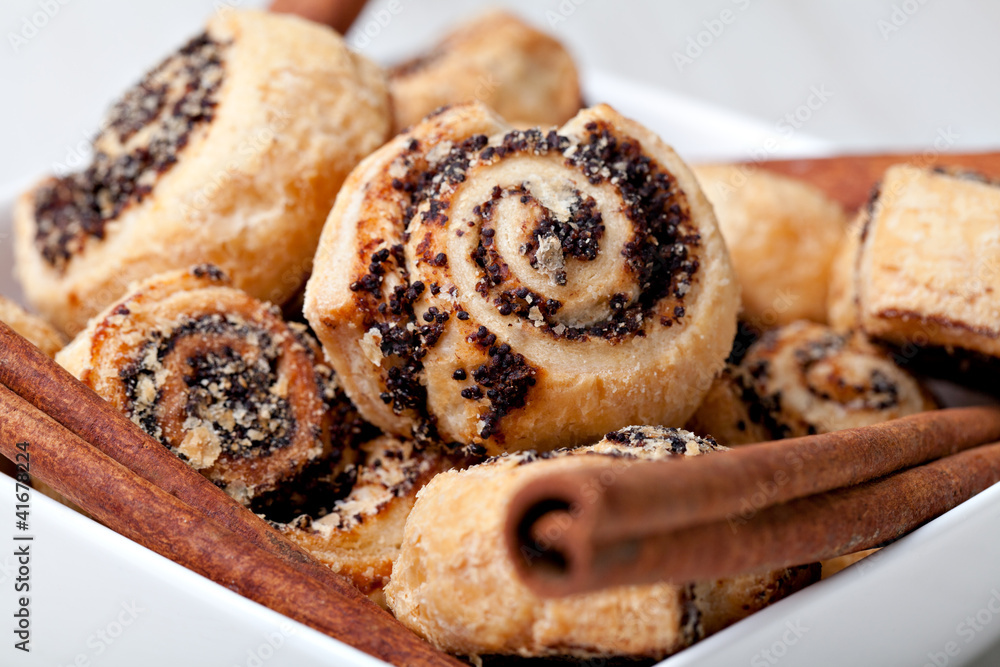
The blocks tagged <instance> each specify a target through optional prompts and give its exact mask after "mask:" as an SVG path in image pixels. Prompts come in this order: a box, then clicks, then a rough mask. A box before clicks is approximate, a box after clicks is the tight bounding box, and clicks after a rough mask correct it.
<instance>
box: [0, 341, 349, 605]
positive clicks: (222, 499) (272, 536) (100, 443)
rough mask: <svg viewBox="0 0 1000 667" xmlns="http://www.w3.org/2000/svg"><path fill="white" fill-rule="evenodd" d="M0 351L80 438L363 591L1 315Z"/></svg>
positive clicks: (7, 371) (27, 387) (13, 383)
mask: <svg viewBox="0 0 1000 667" xmlns="http://www.w3.org/2000/svg"><path fill="white" fill-rule="evenodd" d="M0 350H3V354H0V383H2V384H3V385H5V386H7V387H9V388H10V389H11V390H12V391H13V392H14V393H16V394H18V395H19V396H20V397H21V398H23V399H24V400H26V401H27V402H29V403H31V404H32V405H33V406H34V407H36V408H37V409H38V410H40V411H41V412H43V413H45V414H46V415H49V416H50V417H52V418H53V419H55V420H56V421H57V422H59V423H60V424H61V425H62V426H64V427H65V428H67V429H68V430H70V431H71V432H72V433H74V434H75V435H77V436H79V437H80V438H81V439H82V440H84V441H85V442H87V443H89V444H90V445H92V446H94V447H96V448H97V449H98V450H100V451H101V452H103V453H104V454H106V455H107V456H109V457H111V458H112V459H114V460H115V461H117V462H118V463H120V464H122V465H123V466H124V467H125V468H127V469H129V470H131V471H133V472H134V473H136V474H138V475H139V476H141V477H142V478H143V479H145V480H147V481H148V482H150V483H151V484H153V485H154V486H157V487H159V488H161V489H163V490H164V491H166V492H167V493H169V494H170V495H172V496H176V497H177V498H179V499H180V500H182V501H183V502H185V503H187V504H188V505H190V506H191V507H193V508H195V509H197V510H199V511H200V512H201V513H202V514H204V515H205V516H208V517H211V518H212V519H214V520H216V521H218V522H219V523H220V524H221V525H223V526H225V527H226V528H228V529H229V530H231V531H233V532H235V533H237V534H238V535H240V536H241V537H243V538H244V539H246V540H249V541H250V542H252V543H253V544H256V545H257V546H259V547H261V548H262V549H265V550H267V551H270V552H271V553H274V554H275V555H277V556H279V557H282V558H285V559H287V560H288V561H289V562H290V563H291V564H292V565H293V566H294V567H297V568H298V569H299V570H300V571H302V572H303V573H305V574H308V575H309V576H312V577H315V578H317V579H318V580H320V581H322V582H323V583H324V584H326V585H327V586H331V587H333V588H335V589H337V590H339V591H341V592H342V593H343V594H344V595H347V596H351V597H355V598H358V599H360V598H361V597H363V596H361V594H360V593H358V592H357V591H356V589H355V588H354V587H353V586H351V584H350V583H349V582H347V581H346V580H345V579H343V578H342V577H339V576H337V575H336V574H335V573H334V572H332V571H331V570H330V569H329V568H326V567H324V566H322V565H320V564H319V563H317V562H316V561H314V560H313V559H312V558H311V557H310V556H309V555H308V554H307V553H306V552H305V551H304V550H303V549H302V548H301V547H299V546H298V545H296V544H294V543H293V542H291V541H289V540H288V539H286V538H285V537H284V536H282V535H281V534H279V533H278V532H277V531H276V530H274V529H273V528H271V526H269V525H268V524H267V523H266V522H265V521H263V520H262V519H261V518H260V517H258V516H257V515H256V514H254V513H253V512H250V511H248V510H247V509H246V508H245V507H243V506H242V505H240V504H239V503H238V502H236V501H235V500H233V498H232V497H230V496H229V495H228V494H226V493H225V492H223V491H222V490H220V489H219V488H218V487H216V486H215V485H214V484H212V483H211V482H210V481H209V480H208V479H206V478H205V477H203V476H202V475H200V474H198V473H197V472H196V471H194V470H192V469H191V468H190V467H189V466H188V465H187V464H185V463H184V462H183V461H181V460H180V459H179V458H177V457H176V456H175V455H173V454H172V453H171V452H170V451H169V450H168V449H167V448H166V447H164V446H163V445H162V444H161V443H159V442H157V441H156V440H154V439H153V438H151V437H150V436H149V435H147V434H146V433H145V432H144V431H143V430H142V429H140V428H139V427H138V426H136V425H135V424H134V423H132V421H131V420H129V419H128V418H127V417H125V416H124V415H123V414H122V413H121V412H119V411H118V410H117V409H115V407H114V406H113V405H111V404H110V403H108V402H107V401H105V400H104V399H103V398H101V397H100V396H98V395H97V394H96V393H95V392H94V391H92V390H91V389H90V388H89V387H87V386H86V385H84V384H83V383H81V382H79V381H78V380H77V379H76V378H74V377H73V376H72V375H70V373H69V372H68V371H66V369H64V368H63V367H62V366H60V365H59V364H57V363H55V362H54V361H52V360H51V359H49V357H47V356H46V355H45V354H44V353H42V351H41V350H39V349H38V348H36V347H35V346H34V345H32V344H31V343H30V342H28V341H27V340H26V339H24V338H22V337H21V336H20V335H18V334H17V333H16V332H15V331H14V330H13V329H11V328H10V327H8V326H7V325H5V324H4V323H3V322H0ZM42 481H46V480H44V479H43V480H42ZM53 486H54V488H56V489H57V490H59V489H58V487H55V485H53ZM60 492H61V491H60ZM81 507H82V505H81ZM84 509H86V508H84Z"/></svg>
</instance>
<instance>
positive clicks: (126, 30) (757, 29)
mask: <svg viewBox="0 0 1000 667" xmlns="http://www.w3.org/2000/svg"><path fill="white" fill-rule="evenodd" d="M222 2H223V0H219V1H218V2H216V1H215V0H173V1H171V2H167V1H166V0H164V1H161V2H147V1H142V2H140V1H138V0H132V1H131V2H128V1H126V0H103V1H102V0H69V1H68V2H66V3H65V4H60V3H59V1H58V0H41V2H40V0H3V3H2V4H0V84H2V88H0V90H2V97H0V101H2V103H0V128H2V129H0V189H3V187H4V185H5V184H8V183H11V182H24V181H25V180H27V179H30V178H34V177H36V176H38V175H40V174H41V173H43V172H46V171H49V170H51V169H52V168H53V167H54V165H56V164H57V163H65V162H66V161H67V160H68V159H72V158H73V157H74V155H79V154H80V153H82V152H85V150H86V139H87V138H88V137H89V136H90V134H91V133H92V131H93V130H94V128H95V127H96V126H97V124H98V122H99V119H100V117H101V115H102V113H103V111H104V108H105V106H106V105H107V103H108V102H109V101H110V100H111V99H113V98H114V97H115V95H116V94H118V93H119V92H120V91H121V90H122V89H123V88H124V87H125V86H127V85H128V84H129V83H130V82H132V81H134V80H136V79H137V78H138V77H139V76H140V75H141V74H142V72H143V71H144V70H145V69H147V68H148V67H149V66H151V65H153V64H155V62H156V61H157V60H158V59H159V58H160V57H162V56H163V55H164V54H165V53H167V52H168V51H170V50H171V48H173V47H175V46H176V45H177V44H179V43H180V42H181V41H182V40H183V39H184V38H185V37H187V36H190V35H191V34H193V33H194V32H196V31H197V30H198V29H199V26H200V25H201V23H202V22H203V20H204V18H206V17H207V16H208V15H210V14H211V13H212V12H213V11H215V7H216V6H217V5H218V4H222ZM396 2H398V3H399V4H398V7H400V8H401V10H400V11H399V12H398V13H396V14H394V15H393V14H386V13H385V12H384V10H385V9H386V8H387V7H388V5H389V2H388V0H373V2H372V4H371V6H370V7H369V9H368V11H367V13H366V14H365V15H364V16H363V17H362V18H361V20H360V21H359V24H358V25H359V27H362V28H363V27H365V26H367V27H368V31H369V33H371V35H372V36H371V38H370V39H367V38H365V37H364V35H363V33H361V32H357V31H356V32H355V33H354V34H352V35H349V42H351V43H353V44H355V45H363V48H362V49H361V50H362V51H363V52H364V53H365V54H366V55H369V56H371V57H372V58H374V59H376V60H379V61H382V62H392V61H394V60H396V59H399V58H402V57H405V56H407V55H410V54H412V53H413V52H414V50H415V49H417V48H418V47H420V46H423V45H426V44H427V43H429V42H430V41H431V40H432V39H433V37H434V35H436V34H438V33H439V32H440V31H441V30H442V29H443V28H444V27H446V26H447V25H449V24H452V23H454V22H455V21H456V20H459V19H461V18H462V17H464V16H467V15H469V14H472V13H474V12H475V11H476V10H477V9H478V8H480V7H481V6H485V5H487V4H503V5H506V6H510V7H512V8H515V9H517V10H518V11H519V12H520V13H521V14H522V15H523V16H525V17H526V18H527V19H529V20H531V21H533V22H535V23H537V24H538V25H539V26H541V27H543V28H546V29H549V30H551V31H552V32H554V33H555V34H557V35H558V36H559V37H560V38H562V39H563V40H564V41H565V42H566V43H567V45H568V46H569V47H570V48H571V50H572V51H573V53H574V54H575V56H576V57H577V59H578V61H579V62H580V63H581V65H582V66H583V67H585V68H600V69H602V70H604V71H607V72H610V73H612V74H614V75H616V76H620V77H623V78H628V79H634V80H637V81H642V82H646V83H648V84H651V85H654V86H658V87H661V88H664V89H667V90H670V91H672V92H675V93H682V94H687V95H690V96H693V97H696V98H700V99H702V100H705V101H709V102H713V103H716V104H718V105H720V106H724V107H727V108H729V109H732V110H735V111H738V112H742V113H744V114H746V115H749V116H752V117H755V118H757V119H759V120H761V121H763V122H765V123H766V124H768V125H771V126H774V125H776V124H777V123H779V122H780V121H781V120H782V118H784V117H785V116H786V114H789V113H795V111H796V109H798V108H799V107H800V106H801V105H802V104H803V103H805V102H806V100H807V99H808V98H809V96H810V94H811V93H812V91H815V90H820V91H823V96H824V97H826V98H828V99H827V100H826V101H825V102H823V103H822V104H821V105H819V108H817V109H815V110H813V111H811V112H810V113H809V114H808V116H809V117H808V119H806V120H804V121H803V122H802V128H801V130H802V132H803V133H806V134H809V135H813V136H817V137H820V138H823V139H827V140H829V141H831V142H833V144H834V145H835V146H838V147H839V148H841V149H842V150H844V151H862V150H876V149H883V148H900V149H902V148H912V149H919V148H923V147H926V146H929V145H930V144H931V143H932V142H933V140H934V139H935V137H936V136H938V133H939V132H942V131H944V132H948V133H949V134H950V135H952V136H956V135H957V141H956V143H955V147H956V148H962V149H995V148H997V147H998V146H1000V123H998V118H1000V113H998V112H1000V85H998V69H1000V67H998V66H1000V39H998V36H997V28H998V27H1000V3H997V2H989V1H988V0H951V1H949V2H946V1H945V0H925V1H924V2H920V1H919V0H905V1H903V0H894V1H892V2H890V1H882V0H841V1H840V2H836V3H834V2H825V3H821V2H818V1H810V2H803V1H795V0H771V1H767V0H707V1H705V0H702V1H699V2H695V1H690V2H680V1H677V0H660V1H658V2H654V1H652V0H649V1H645V2H639V1H633V2H629V1H627V0H626V1H623V0H541V1H535V2H531V1H529V0H508V1H507V2H503V3H497V2H493V3H486V2H479V1H464V2H458V1H457V0H396ZM42 4H48V5H50V6H52V7H58V11H57V12H56V13H55V14H54V15H53V16H52V17H51V18H49V17H45V20H44V23H45V25H43V26H42V27H40V28H36V29H34V30H32V28H35V26H34V25H32V26H31V28H27V27H26V26H27V25H30V24H32V22H33V23H35V24H39V23H42V22H43V21H42V20H39V19H38V18H37V17H38V15H39V12H41V11H42V10H41V5H42ZM228 4H233V5H255V4H259V3H258V2H253V1H252V0H228ZM724 11H727V12H729V13H727V14H723V12H724ZM380 12H381V13H380ZM386 16H391V18H390V19H389V20H388V21H386V20H385V17H386ZM379 17H381V18H382V19H383V20H382V23H379V22H378V18H379ZM722 19H725V20H726V21H728V23H723V22H722ZM26 21H27V22H28V23H27V24H26V23H25V22H26ZM383 24H384V25H383ZM897 28H898V29H897ZM713 31H714V33H713ZM11 34H14V35H17V36H18V37H19V38H23V39H24V41H23V42H20V41H18V40H15V41H17V42H18V43H16V44H14V43H12V41H11V39H10V35H11ZM684 58H690V61H688V60H684ZM591 101H597V100H591ZM666 139H667V140H668V141H671V138H670V137H666ZM2 268H6V267H2ZM913 585H914V586H915V587H919V586H920V582H919V581H915V582H914V583H913ZM928 603H929V604H933V600H930V601H928ZM898 620H899V619H896V621H898ZM4 627H6V626H5V625H4V624H3V623H0V628H4ZM997 655H998V654H997V652H996V651H994V657H986V658H985V659H984V660H983V661H982V662H981V664H982V665H995V664H1000V657H997ZM953 664H954V663H953Z"/></svg>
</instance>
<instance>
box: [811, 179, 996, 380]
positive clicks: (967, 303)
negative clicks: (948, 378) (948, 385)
mask: <svg viewBox="0 0 1000 667" xmlns="http://www.w3.org/2000/svg"><path fill="white" fill-rule="evenodd" d="M997 220H1000V185H998V184H996V183H992V182H989V181H987V180H986V179H984V178H983V177H982V176H979V175H978V174H971V173H967V172H957V171H945V170H939V169H919V168H917V167H911V166H907V165H898V166H895V167H892V168H890V169H889V170H888V171H886V173H885V176H884V177H883V179H882V183H881V184H880V186H879V187H878V189H877V190H876V192H875V193H874V195H873V196H872V199H871V201H870V202H869V204H868V206H867V207H866V208H864V209H863V210H862V211H861V212H860V213H859V214H858V220H857V223H856V224H855V226H854V229H853V231H852V234H851V236H850V237H849V239H848V242H847V243H846V244H845V247H844V249H843V250H842V252H841V254H840V256H839V257H838V259H837V261H836V265H835V273H834V279H833V282H832V284H831V295H830V301H831V303H830V320H831V323H832V324H834V325H835V326H837V327H839V328H844V329H847V328H851V327H857V328H860V329H861V330H863V331H864V332H865V333H866V334H868V335H869V336H871V337H874V338H878V339H880V340H883V341H885V342H888V343H890V344H891V345H893V346H895V347H896V348H898V352H899V354H900V355H902V356H903V357H905V358H913V359H915V360H917V359H920V358H923V357H924V356H925V355H926V354H927V353H930V354H931V355H933V356H935V357H948V358H950V361H951V364H950V366H951V367H952V368H951V370H960V368H961V367H962V366H963V365H964V366H968V365H969V362H970V361H973V360H974V361H975V362H976V363H975V364H974V365H975V366H978V367H979V368H980V369H987V368H989V369H993V370H995V369H996V368H997V367H998V363H997V357H1000V231H998V230H1000V227H998V224H997ZM947 360H948V359H944V361H947ZM993 370H990V371H989V377H988V379H987V384H988V385H990V386H991V388H993V389H995V386H996V380H995V373H994V372H993Z"/></svg>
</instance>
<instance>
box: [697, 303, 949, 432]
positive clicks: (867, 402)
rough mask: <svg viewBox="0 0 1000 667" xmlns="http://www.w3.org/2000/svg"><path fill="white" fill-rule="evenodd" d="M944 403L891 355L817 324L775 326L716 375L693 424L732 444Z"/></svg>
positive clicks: (853, 425) (844, 425) (879, 419)
mask: <svg viewBox="0 0 1000 667" xmlns="http://www.w3.org/2000/svg"><path fill="white" fill-rule="evenodd" d="M936 407H937V405H936V404H935V402H934V399H933V398H932V397H931V395H930V394H929V393H928V392H927V390H926V389H925V388H924V387H923V386H922V385H921V384H920V382H919V381H918V380H917V379H916V378H914V377H913V376H911V375H910V374H909V373H907V372H906V371H905V370H903V369H902V368H900V367H899V366H897V365H896V363H895V362H894V361H893V357H892V355H891V354H890V352H889V351H888V350H887V349H885V348H883V347H881V346H879V345H877V344H874V343H872V342H870V341H868V340H867V339H866V338H865V337H864V336H863V335H860V334H854V335H852V334H847V335H842V334H837V333H835V332H834V331H833V330H832V329H830V328H829V327H825V326H823V325H821V324H815V323H813V322H805V321H800V322H793V323H792V324H789V325H787V326H784V327H782V328H780V329H772V330H771V331H769V332H767V333H766V334H764V336H763V337H762V338H761V339H760V340H758V341H757V342H756V343H754V344H753V345H751V346H750V349H749V350H748V351H747V354H746V356H745V357H744V358H743V360H742V361H741V362H740V364H739V366H736V367H730V368H728V369H727V370H726V372H724V373H723V374H722V375H720V377H719V378H718V379H717V380H716V382H715V384H714V386H713V387H712V390H711V391H710V392H709V394H708V396H707V397H706V400H705V401H704V402H703V403H702V405H701V406H700V407H699V408H698V411H697V412H696V413H695V415H694V417H693V418H692V419H691V420H690V421H689V422H688V424H687V427H688V428H690V429H691V430H692V431H694V432H696V433H699V434H704V435H711V436H712V437H714V438H716V439H717V440H718V441H719V442H722V443H724V444H726V445H743V444H749V443H753V442H762V441H765V440H775V439H779V438H786V437H799V436H804V435H810V434H813V433H828V432H830V431H838V430H841V429H845V428H856V427H860V426H867V425H869V424H876V423H879V422H884V421H889V420H891V419H898V418H899V417H904V416H906V415H910V414H914V413H916V412H922V411H924V410H933V409H934V408H936Z"/></svg>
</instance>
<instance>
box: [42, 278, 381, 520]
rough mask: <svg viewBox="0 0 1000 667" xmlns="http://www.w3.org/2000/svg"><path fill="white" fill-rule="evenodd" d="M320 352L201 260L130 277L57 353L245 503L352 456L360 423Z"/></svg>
mask: <svg viewBox="0 0 1000 667" xmlns="http://www.w3.org/2000/svg"><path fill="white" fill-rule="evenodd" d="M319 357H320V350H319V346H318V344H317V343H316V342H315V340H313V339H312V337H311V336H310V335H309V334H308V333H307V332H306V330H305V327H303V326H302V325H294V324H293V325H289V324H286V323H285V322H284V321H283V320H282V319H281V313H280V311H279V310H278V309H277V308H276V307H275V306H272V305H270V304H267V303H264V302H261V301H258V300H256V299H254V298H253V297H251V296H249V295H248V294H246V293H245V292H243V291H241V290H238V289H235V288H233V287H231V286H230V285H229V281H228V279H227V278H226V276H225V275H224V274H223V273H222V272H221V271H219V270H218V269H217V268H216V267H213V266H211V265H202V266H199V267H195V268H193V269H191V270H189V271H176V272H172V273H166V274H161V275H159V276H155V277H153V278H150V279H149V280H147V281H144V282H141V283H138V284H136V285H134V286H133V288H132V290H130V291H129V293H127V294H126V295H125V296H124V297H122V298H121V299H120V300H119V301H117V302H115V303H114V304H112V305H111V306H109V307H108V309H106V310H105V311H104V312H103V313H101V314H100V315H99V316H97V317H95V318H94V319H93V320H92V321H91V322H90V324H89V326H88V327H87V329H86V330H85V331H83V332H82V333H81V334H79V335H78V336H77V337H76V339H75V340H74V341H73V342H72V343H70V344H69V345H68V346H67V347H66V348H64V349H63V350H62V351H61V352H60V353H59V354H58V355H57V357H56V361H57V362H59V364H61V365H62V366H63V367H64V368H66V369H67V370H68V371H69V372H70V373H72V374H73V375H75V376H76V377H77V378H79V379H80V380H81V381H82V382H83V383H84V384H86V385H87V386H89V387H90V388H91V389H93V390H94V391H96V392H97V393H98V394H99V395H100V396H102V397H103V398H104V399H106V400H107V401H109V402H110V403H111V404H112V405H114V406H115V407H116V408H118V409H119V410H121V411H122V412H123V413H124V414H126V415H127V416H128V417H129V418H130V419H131V420H132V421H133V422H135V423H136V424H138V425H139V426H140V427H141V428H142V429H143V430H144V431H146V432H147V433H149V434H150V435H151V436H153V437H154V438H156V439H157V440H159V441H160V442H162V443H163V444H164V445H165V446H167V447H168V448H170V450H171V451H172V452H174V453H175V454H177V455H178V456H180V457H181V458H182V459H183V460H185V461H186V462H187V463H188V465H190V466H191V467H193V468H195V469H196V470H198V471H200V472H201V473H202V474H203V475H205V476H206V477H208V478H209V479H210V480H212V481H213V482H215V483H216V484H217V485H218V486H220V487H222V488H224V489H225V490H226V491H227V492H228V493H229V494H230V495H232V496H233V497H234V498H236V499H237V500H240V501H241V502H244V503H248V502H250V500H251V499H252V498H253V497H254V496H256V495H258V494H260V493H263V492H266V491H269V490H272V489H274V488H275V487H277V486H278V485H280V484H281V483H283V482H285V481H287V480H289V479H292V478H294V477H295V476H296V475H298V474H299V473H301V472H302V470H303V469H305V468H306V466H307V465H308V464H309V463H310V462H312V461H315V460H318V459H326V460H330V461H331V465H333V463H337V462H339V464H340V465H342V466H343V465H347V464H348V463H349V462H350V460H351V459H352V458H353V450H352V448H351V445H352V444H353V442H354V435H355V434H356V433H358V432H360V431H361V430H362V429H363V427H364V422H363V421H361V420H360V418H359V417H357V414H356V412H354V410H353V408H352V407H351V406H350V404H349V402H348V401H347V398H346V397H345V396H344V394H343V392H341V391H340V388H339V386H338V385H337V382H336V378H335V376H334V375H333V372H332V370H331V369H330V368H329V367H328V366H326V365H325V364H323V363H320V359H319Z"/></svg>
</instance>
